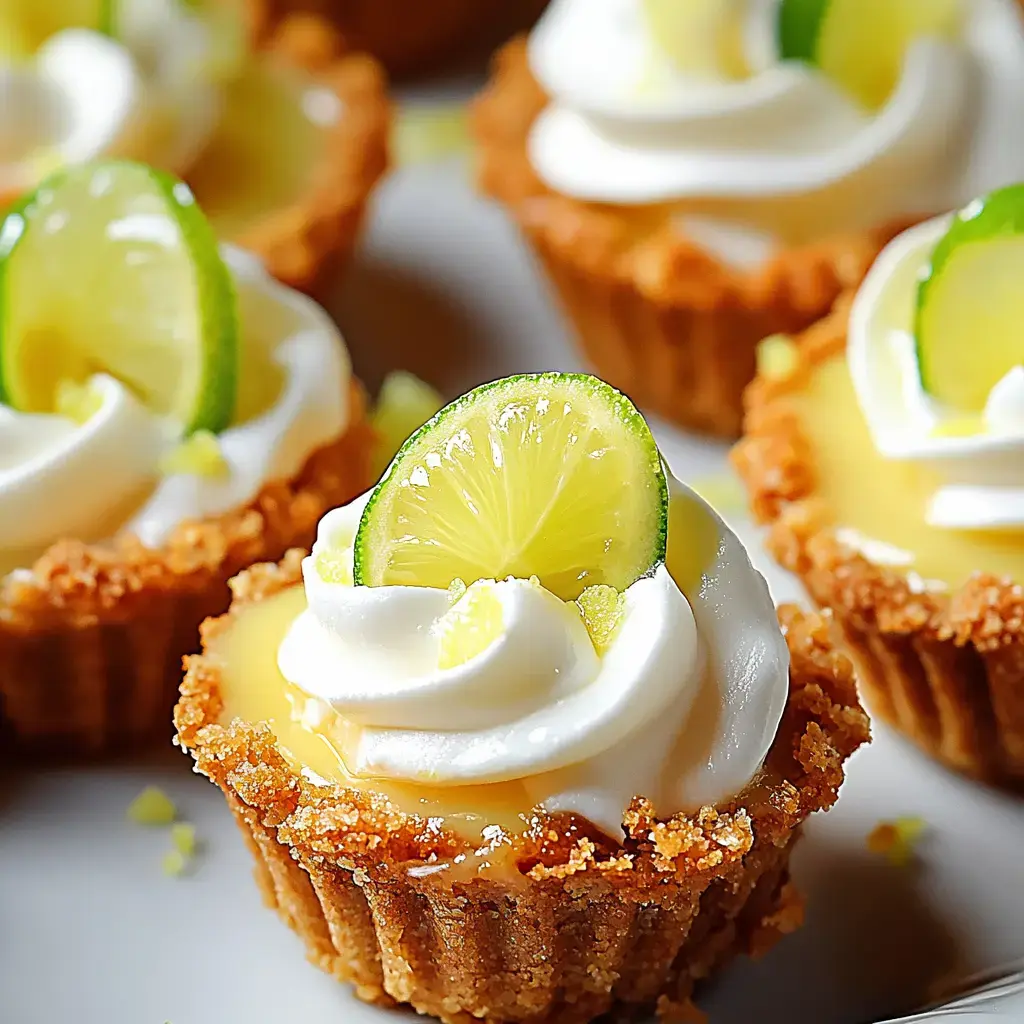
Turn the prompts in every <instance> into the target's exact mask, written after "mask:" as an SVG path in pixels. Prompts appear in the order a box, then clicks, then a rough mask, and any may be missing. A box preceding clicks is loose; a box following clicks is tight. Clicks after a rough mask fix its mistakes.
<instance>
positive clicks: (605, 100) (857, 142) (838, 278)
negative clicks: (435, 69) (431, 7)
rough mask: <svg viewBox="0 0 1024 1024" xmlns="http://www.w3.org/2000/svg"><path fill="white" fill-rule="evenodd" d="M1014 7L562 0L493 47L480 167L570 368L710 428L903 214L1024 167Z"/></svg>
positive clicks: (1023, 105) (998, 3)
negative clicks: (582, 357) (554, 308)
mask: <svg viewBox="0 0 1024 1024" xmlns="http://www.w3.org/2000/svg"><path fill="white" fill-rule="evenodd" d="M1022 67H1024V17H1022V14H1021V11H1020V9H1019V6H1018V5H1017V3H1016V2H1015V0H978V2H975V3H969V4H968V3H959V2H956V0H941V2H937V3H934V4H921V3H918V2H916V0H893V2H891V3H888V2H886V3H882V2H875V0H872V2H870V3H863V2H861V0H831V2H828V3H818V4H805V3H801V2H799V0H768V2H754V0H687V2H681V0H680V2H677V3H676V2H671V0H558V2H556V3H553V4H552V5H550V6H549V8H548V9H547V11H546V13H545V14H544V16H543V17H542V19H541V20H540V22H539V23H538V24H537V26H536V27H535V28H534V29H533V31H532V32H531V33H530V35H529V37H528V38H525V39H519V40H517V41H514V42H512V43H510V44H509V45H508V46H507V47H506V48H505V49H504V50H503V51H502V52H501V53H500V54H499V55H498V57H497V59H496V61H495V64H494V71H493V75H492V80H491V83H490V85H489V87H488V88H487V90H486V91H485V92H484V94H483V96H482V97H481V98H480V100H479V101H478V104H477V106H476V112H475V135H476V140H477V144H478V161H479V181H480V185H481V188H482V189H483V191H484V192H486V193H488V194H490V195H492V196H494V197H495V198H497V199H498V200H500V201H501V202H502V203H503V204H504V205H505V206H506V207H507V208H508V210H509V211H510V213H511V214H512V216H513V217H514V218H515V221H516V223H517V225H518V226H519V227H520V228H521V230H522V232H523V234H524V236H525V237H526V239H527V240H528V242H529V243H530V245H531V247H532V248H533V249H534V251H535V253H536V256H537V258H538V261H539V262H540V264H541V266H542V267H543V269H544V271H545V272H546V276H547V277H548V279H549V280H550V282H551V284H552V286H553V288H554V292H555V295H556V297H557V299H558V300H559V302H560V304H561V306H562V307H563V309H564V311H565V313H566V315H567V317H568V319H569V321H570V324H571V326H572V328H573V329H574V332H575V333H576V335H577V336H578V338H579V341H580V343H581V345H582V347H583V350H584V352H585V354H586V357H587V359H588V360H589V361H590V362H591V363H592V364H593V365H594V366H595V367H596V368H597V369H598V370H599V372H600V373H601V374H602V375H603V376H605V377H607V378H608V380H610V381H611V382H613V383H614V384H616V385H617V386H619V387H621V388H622V389H623V390H624V391H626V392H627V393H628V394H630V395H631V396H632V397H633V398H634V399H636V401H638V402H639V403H640V404H641V405H642V406H644V407H646V408H648V409H650V410H651V411H654V412H658V413H659V414H661V415H663V416H666V417H668V418H670V419H672V420H674V421H676V422H677V423H679V424H681V425H683V426H686V427H690V428H694V429H697V430H701V431H705V432H710V433H712V434H718V435H721V436H725V437H729V436H735V435H736V434H737V433H738V432H739V429H740V422H741V416H742V399H741V396H742V391H743V388H744V386H745V385H746V384H747V383H748V382H749V381H750V379H751V378H752V377H753V374H754V353H755V348H756V345H757V343H758V341H760V340H761V339H762V338H764V337H766V336H767V335H769V334H772V333H774V332H776V331H797V330H800V329H802V328H804V327H807V326H809V325H810V324H812V323H814V322H815V321H816V320H818V319H819V318H820V317H822V316H823V315H825V314H826V313H827V312H828V310H829V309H830V308H831V306H832V304H833V302H834V301H835V299H836V297H837V296H838V295H839V294H841V293H842V292H843V291H844V290H847V289H849V288H851V287H855V286H856V285H857V283H858V282H859V280H860V279H861V277H862V276H863V274H864V272H865V271H866V270H867V268H868V267H869V266H870V264H871V261H872V259H873V258H874V256H876V255H877V253H878V252H879V250H880V249H881V248H882V246H883V245H884V244H885V242H886V241H888V239H889V238H891V237H892V235H893V234H894V233H895V232H896V231H898V230H899V228H900V227H901V226H906V225H909V224H910V223H912V222H913V221H915V220H919V219H921V218H923V217H927V216H931V215H934V214H935V213H938V212H941V211H942V210H945V209H949V208H951V207H954V206H959V205H961V204H962V203H964V202H966V201H967V200H968V199H970V198H971V197H972V196H974V195H977V194H980V193H983V192H985V191H988V190H989V189H992V188H995V187H998V186H1000V185H1004V184H1008V183H1009V182H1011V181H1015V180H1017V179H1018V178H1019V177H1020V176H1021V175H1022V174H1024V145H1019V144H1017V143H1016V142H1015V141H1014V139H1016V136H1015V135H1014V134H1013V133H1012V129H1011V128H1010V126H1012V125H1015V124H1017V123H1018V122H1019V120H1020V118H1021V116H1024V80H1022V72H1021V68H1022Z"/></svg>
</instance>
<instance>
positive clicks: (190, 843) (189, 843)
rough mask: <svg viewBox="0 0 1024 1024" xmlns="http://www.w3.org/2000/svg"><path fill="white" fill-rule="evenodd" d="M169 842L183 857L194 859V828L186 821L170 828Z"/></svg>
mask: <svg viewBox="0 0 1024 1024" xmlns="http://www.w3.org/2000/svg"><path fill="white" fill-rule="evenodd" d="M171 842H172V843H173V844H174V848H175V850H177V851H178V853H180V854H181V855H182V856H183V857H194V856H195V852H196V827H195V825H192V824H191V823H189V822H187V821H180V822H178V823H177V824H175V825H172V826H171Z"/></svg>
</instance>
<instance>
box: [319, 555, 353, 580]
mask: <svg viewBox="0 0 1024 1024" xmlns="http://www.w3.org/2000/svg"><path fill="white" fill-rule="evenodd" d="M313 564H314V566H316V572H317V575H318V576H319V577H320V579H322V580H323V581H324V583H341V584H343V585H344V586H348V587H351V586H352V549H351V548H346V549H345V550H344V551H330V550H328V551H318V552H317V553H316V557H315V559H314V560H313Z"/></svg>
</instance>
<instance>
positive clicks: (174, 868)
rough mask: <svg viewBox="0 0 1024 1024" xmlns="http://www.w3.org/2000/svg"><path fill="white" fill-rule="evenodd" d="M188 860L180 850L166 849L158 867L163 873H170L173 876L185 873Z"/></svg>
mask: <svg viewBox="0 0 1024 1024" xmlns="http://www.w3.org/2000/svg"><path fill="white" fill-rule="evenodd" d="M188 862H189V858H188V857H186V856H185V855H184V854H183V853H182V852H181V850H168V851H167V852H166V853H165V854H164V857H163V860H162V861H161V862H160V867H161V868H162V869H163V873H164V874H165V875H170V876H171V877H172V878H174V877H177V876H178V875H183V874H184V873H185V869H186V868H187V867H188Z"/></svg>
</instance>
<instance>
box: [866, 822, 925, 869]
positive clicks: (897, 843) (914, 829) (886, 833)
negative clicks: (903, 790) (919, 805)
mask: <svg viewBox="0 0 1024 1024" xmlns="http://www.w3.org/2000/svg"><path fill="white" fill-rule="evenodd" d="M926 829H927V825H926V824H925V822H924V819H922V818H918V817H902V818H897V819H896V820H895V821H882V822H879V823H878V824H877V825H876V826H875V827H874V828H873V829H872V830H871V832H870V833H869V834H868V837H867V840H866V843H867V848H868V849H869V850H870V851H871V852H872V853H878V854H881V855H882V856H884V857H885V858H886V859H887V860H888V861H889V863H890V864H892V866H893V867H897V868H900V867H906V866H907V865H908V864H909V863H910V862H911V861H912V860H913V859H914V854H915V849H916V847H917V844H918V843H919V842H920V840H921V838H922V837H923V835H924V833H925V831H926Z"/></svg>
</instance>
